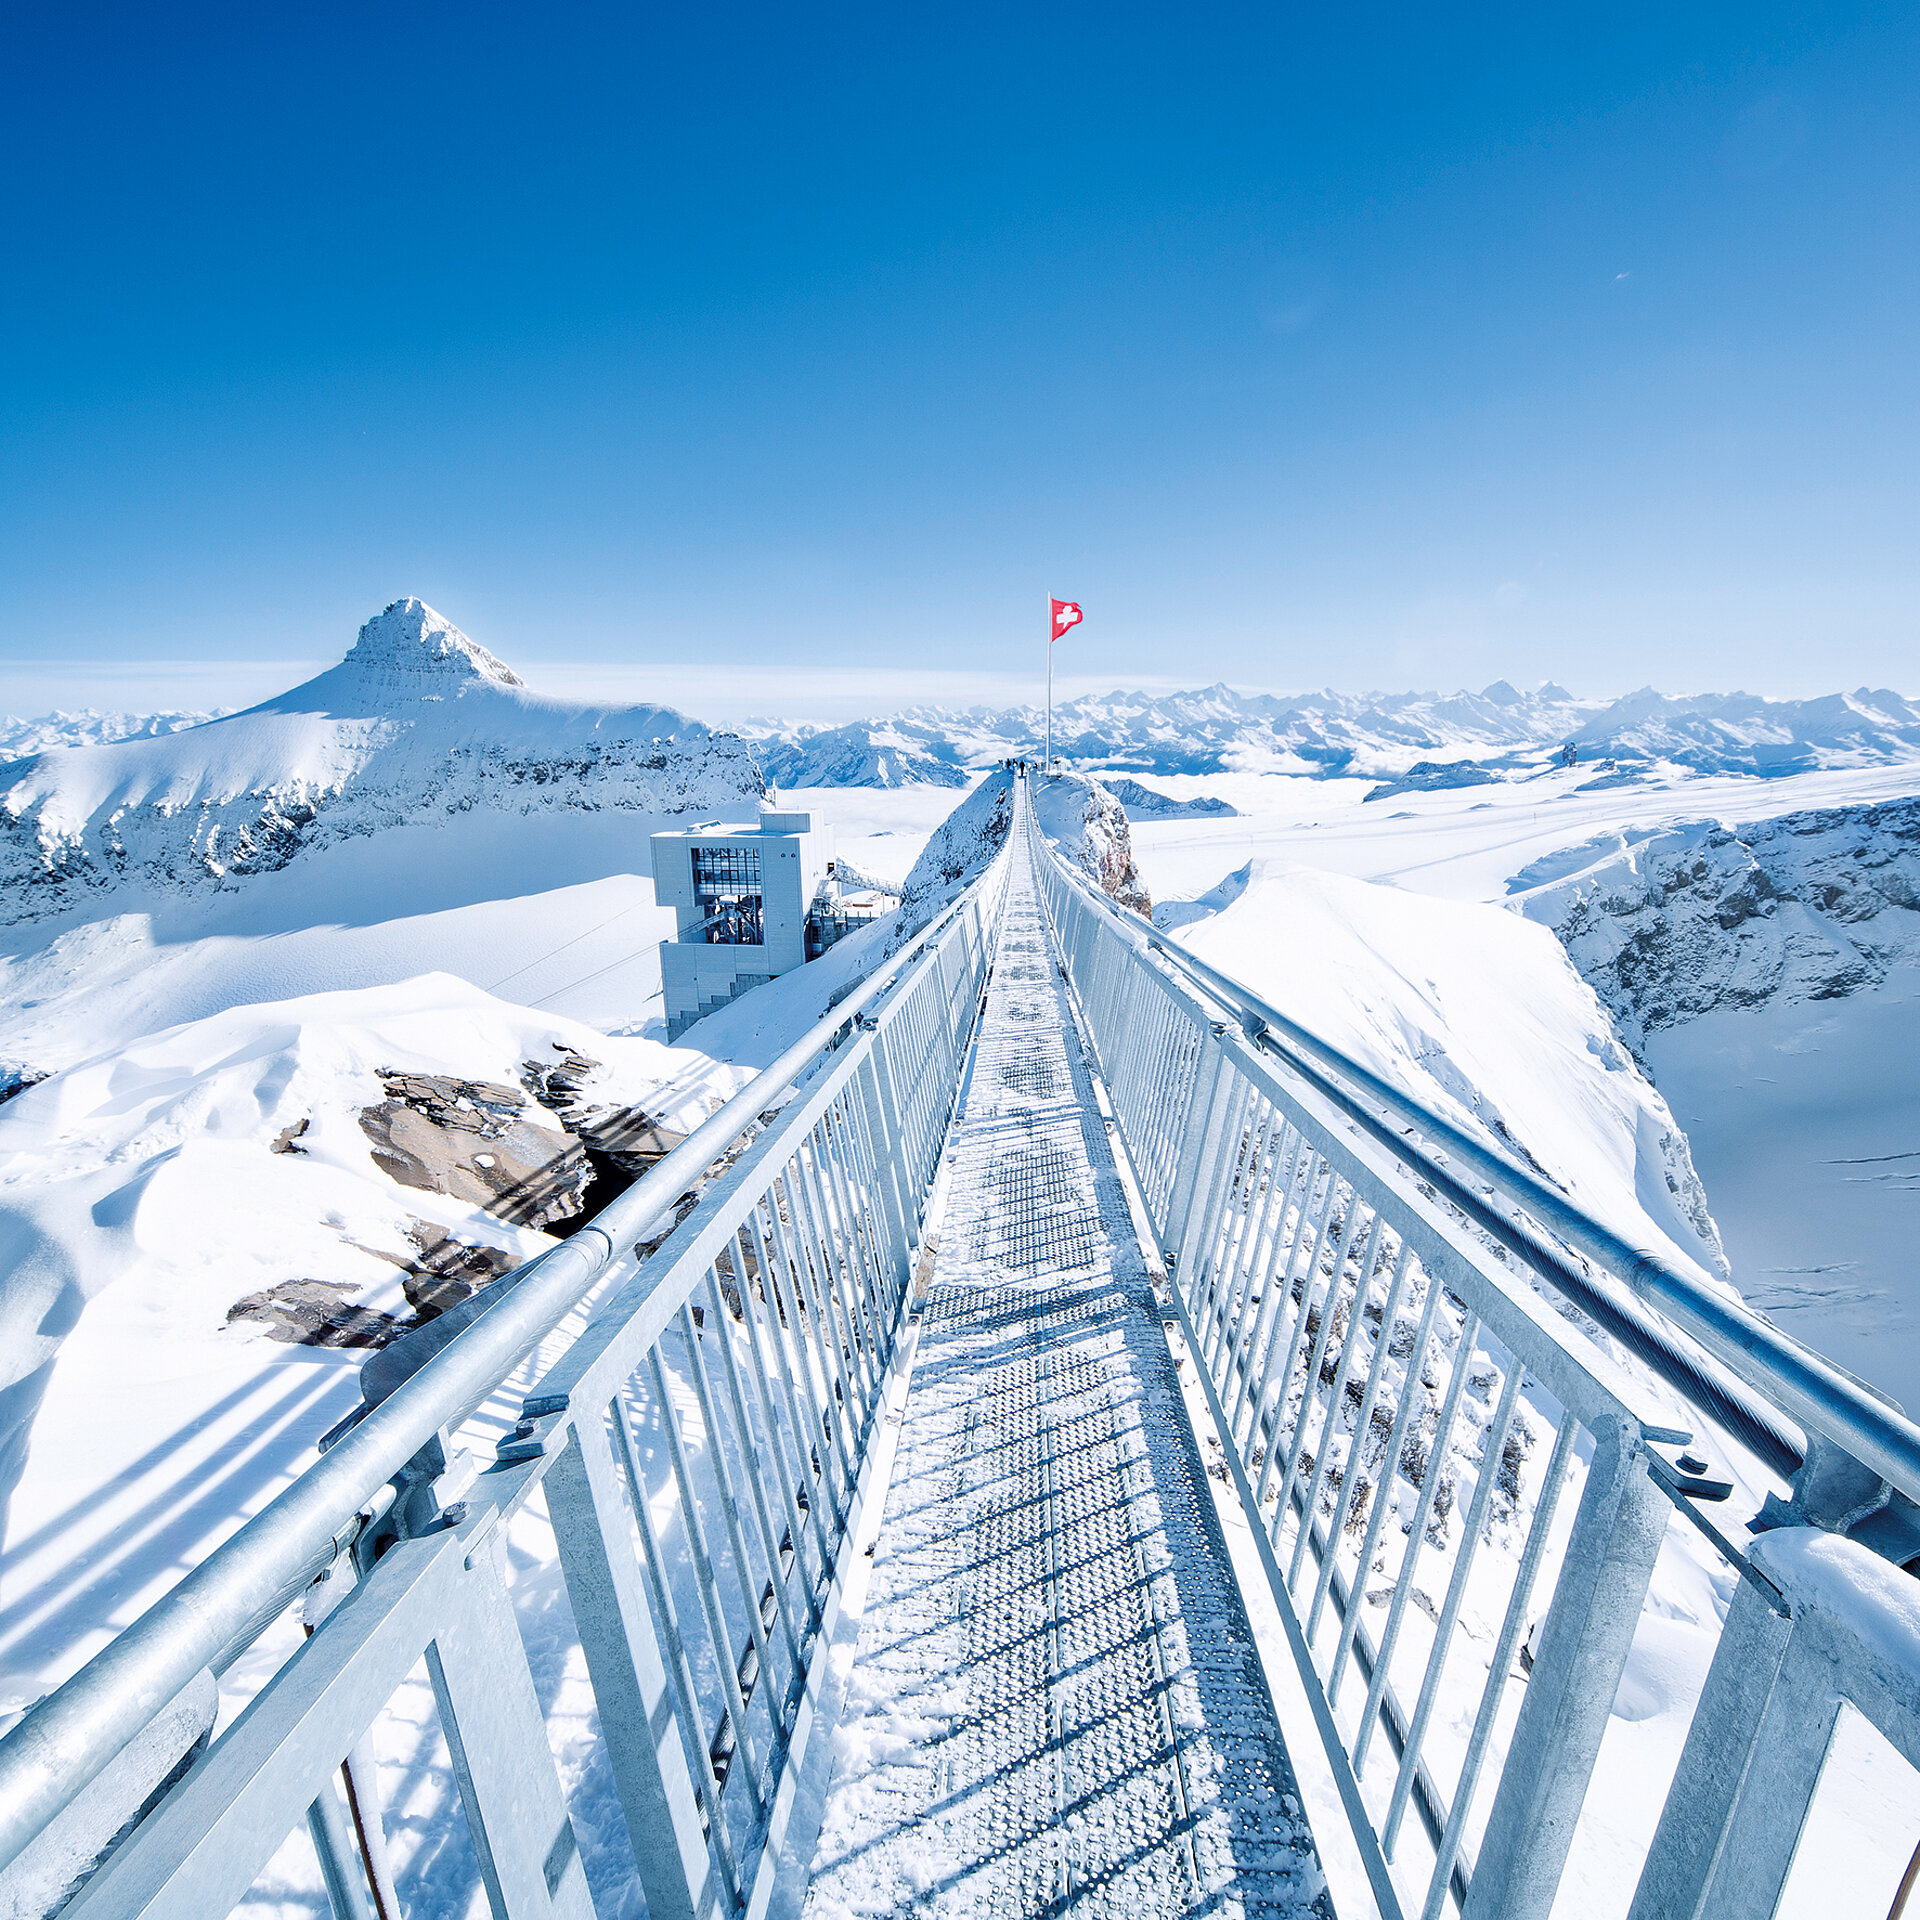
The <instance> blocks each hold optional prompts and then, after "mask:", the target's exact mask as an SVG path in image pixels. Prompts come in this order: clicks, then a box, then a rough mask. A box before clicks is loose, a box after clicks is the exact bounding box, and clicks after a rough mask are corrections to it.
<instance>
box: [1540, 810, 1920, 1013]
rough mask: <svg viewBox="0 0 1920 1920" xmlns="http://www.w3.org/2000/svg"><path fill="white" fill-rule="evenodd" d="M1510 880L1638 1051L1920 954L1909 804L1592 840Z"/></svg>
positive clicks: (1834, 990) (1916, 838)
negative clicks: (1693, 1023) (1661, 1038)
mask: <svg viewBox="0 0 1920 1920" xmlns="http://www.w3.org/2000/svg"><path fill="white" fill-rule="evenodd" d="M1511 886H1512V891H1513V893H1514V895H1515V896H1516V897H1517V900H1518V902H1519V904H1520V905H1521V906H1522V907H1523V909H1524V911H1525V912H1526V914H1527V915H1528V916H1529V918H1531V919H1534V920H1538V921H1540V922H1542V923H1543V924H1544V925H1546V926H1549V927H1551V928H1552V929H1553V931H1554V932H1555V933H1556V934H1557V935H1558V936H1559V938H1560V940H1561V942H1562V943H1563V944H1564V945H1565V947H1566V949H1567V951H1568V953H1569V954H1570V955H1571V956H1572V959H1573V962H1574V964H1575V965H1576V966H1577V967H1578V968H1579V969H1580V972H1581V974H1582V975H1583V976H1584V977H1585V978H1586V979H1587V981H1588V982H1589V983H1590V984H1591V985H1592V986H1593V988H1594V990H1595V991H1596V992H1597V993H1598V994H1599V996H1600V998H1601V1000H1602V1001H1603V1002H1604V1003H1605V1005H1606V1007H1607V1009H1608V1011H1609V1012H1610V1013H1611V1014H1612V1015H1613V1019H1614V1023H1615V1025H1616V1026H1617V1027H1618V1029H1619V1031H1620V1033H1621V1035H1622V1036H1623V1037H1624V1038H1625V1039H1626V1040H1627V1042H1628V1043H1629V1045H1631V1046H1633V1047H1635V1048H1636V1049H1639V1048H1641V1047H1643V1046H1644V1045H1645V1042H1646V1038H1647V1036H1648V1035H1649V1034H1651V1033H1655V1032H1658V1031H1659V1030H1661V1029H1662V1028H1665V1027H1672V1026H1678V1025H1680V1024H1682V1023H1684V1022H1686V1021H1688V1020H1692V1019H1695V1018H1697V1017H1699V1016H1700V1015H1702V1014H1706V1013H1711V1012H1713V1011H1715V1010H1716V1009H1718V1008H1721V1007H1744V1008H1756V1007H1761V1006H1765V1005H1767V1004H1769V1003H1770V1002H1773V1001H1775V1000H1778V1001H1780V1002H1782V1003H1784V1004H1787V1005H1792V1004H1794V1003H1798V1002H1805V1001H1817V1000H1836V999H1839V998H1841V997H1842V996H1844V995H1846V994H1850V993H1855V992H1858V991H1859V990H1860V989H1862V988H1864V987H1869V986H1874V985H1877V984H1879V982H1881V981H1882V980H1884V979H1885V978H1886V976H1887V974H1888V972H1889V970H1890V969H1892V968H1894V967H1896V966H1912V965H1913V964H1914V963H1915V961H1916V960H1920V798H1909V799H1902V800H1890V801H1886V802H1882V803H1880V804H1877V805H1869V806H1860V807H1823V808H1818V809H1813V810H1810V811H1807V812H1803V813H1790V814H1784V815H1781V816H1778V817H1776V818H1774V819H1770V820H1759V821H1753V822H1750V823H1748V824H1745V825H1728V824H1723V823H1722V822H1720V821H1716V820H1699V821H1689V822H1683V823H1681V824H1678V825H1675V826H1672V827H1668V828H1665V829H1661V830H1647V829H1629V830H1627V831H1626V832H1624V833H1612V834H1605V835H1602V836H1600V837H1598V838H1597V839H1595V840H1592V841H1589V842H1587V843H1586V844H1585V845H1583V846H1580V847H1576V848H1573V849H1571V850H1570V851H1568V852H1565V853H1559V854H1554V855H1551V856H1549V857H1547V858H1545V859H1543V860H1539V861H1536V862H1535V863H1534V864H1533V865H1532V866H1529V867H1527V868H1525V869H1523V870H1522V871H1521V872H1520V873H1519V874H1517V875H1515V877H1514V879H1513V881H1512V883H1511Z"/></svg>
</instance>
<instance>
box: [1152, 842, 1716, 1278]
mask: <svg viewBox="0 0 1920 1920" xmlns="http://www.w3.org/2000/svg"><path fill="white" fill-rule="evenodd" d="M1235 881H1236V883H1237V884H1235V885H1234V886H1233V889H1232V892H1231V897H1229V898H1227V899H1226V900H1225V902H1224V904H1222V905H1221V906H1220V907H1219V908H1218V910H1217V911H1215V912H1213V913H1211V914H1208V915H1207V916H1206V917H1204V918H1196V919H1193V920H1191V921H1190V922H1189V923H1188V924H1186V925H1185V926H1183V927H1182V928H1181V929H1180V930H1179V935H1178V937H1179V939H1180V941H1181V943H1182V944H1183V945H1184V946H1187V947H1189V948H1191V949H1192V950H1193V952H1195V953H1196V954H1198V955H1199V956H1200V957H1201V958H1202V959H1204V960H1207V961H1209V962H1211V963H1212V964H1213V965H1214V966H1217V967H1219V968H1220V969H1221V970H1222V971H1223V972H1225V973H1228V974H1231V975H1232V976H1233V977H1234V978H1235V979H1237V980H1240V981H1242V982H1243V983H1245V984H1246V985H1247V986H1249V987H1251V988H1252V989H1253V990H1254V992H1256V993H1258V994H1260V995H1261V996H1262V997H1263V998H1265V999H1268V1000H1271V1001H1272V1002H1273V1003H1274V1004H1275V1005H1276V1006H1279V1007H1283V1008H1285V1009H1286V1011H1287V1013H1288V1014H1289V1016H1290V1017H1292V1018H1293V1019H1296V1020H1298V1021H1299V1022H1300V1023H1301V1024H1302V1025H1303V1026H1306V1027H1308V1028H1309V1029H1311V1030H1312V1031H1313V1032H1314V1033H1316V1034H1318V1035H1320V1037H1321V1038H1323V1039H1325V1040H1327V1041H1330V1042H1331V1043H1332V1044H1333V1045H1334V1046H1336V1047H1339V1048H1340V1049H1341V1050H1342V1051H1344V1052H1346V1053H1348V1054H1351V1055H1352V1056H1353V1057H1354V1058H1356V1059H1358V1060H1360V1061H1361V1062H1363V1063H1364V1064H1365V1065H1366V1066H1368V1067H1370V1068H1372V1069H1373V1071H1374V1072H1376V1073H1378V1074H1380V1075H1381V1076H1382V1077H1383V1078H1385V1079H1387V1080H1389V1081H1392V1082H1394V1083H1396V1084H1397V1085H1399V1086H1401V1087H1403V1088H1404V1089H1405V1090H1406V1091H1407V1092H1408V1093H1409V1094H1410V1095H1411V1096H1412V1097H1413V1098H1414V1099H1415V1100H1417V1101H1419V1102H1420V1103H1421V1104H1422V1105H1423V1106H1427V1107H1431V1108H1433V1109H1434V1110H1436V1111H1437V1112H1439V1113H1441V1114H1443V1115H1445V1116H1446V1117H1447V1118H1448V1119H1450V1120H1453V1121H1454V1122H1455V1123H1456V1124H1457V1125H1461V1126H1465V1127H1467V1128H1469V1129H1472V1130H1478V1131H1480V1132H1482V1133H1483V1134H1484V1135H1485V1136H1486V1137H1487V1138H1488V1139H1489V1140H1490V1142H1491V1144H1493V1145H1495V1146H1497V1147H1499V1148H1500V1149H1501V1150H1502V1151H1505V1152H1508V1153H1515V1152H1517V1153H1518V1154H1519V1155H1521V1156H1522V1157H1523V1158H1525V1159H1527V1160H1529V1161H1531V1162H1532V1163H1533V1164H1534V1165H1535V1166H1536V1167H1538V1168H1539V1169H1540V1171H1541V1172H1543V1173H1544V1174H1545V1175H1546V1177H1547V1178H1548V1179H1550V1180H1552V1181H1553V1182H1554V1184H1555V1185H1556V1186H1558V1187H1559V1188H1560V1189H1561V1190H1562V1191H1563V1192H1564V1193H1565V1194H1566V1195H1567V1196H1568V1197H1569V1198H1570V1199H1572V1200H1573V1201H1574V1202H1575V1203H1576V1204H1578V1205H1580V1206H1583V1207H1585V1208H1587V1209H1588V1210H1589V1211H1590V1212H1592V1213H1593V1214H1595V1215H1596V1216H1597V1217H1598V1218H1600V1219H1601V1220H1603V1221H1605V1222H1606V1223H1607V1224H1608V1225H1610V1226H1612V1227H1613V1228H1614V1229H1615V1230H1616V1231H1617V1232H1619V1233H1621V1234H1622V1235H1624V1236H1626V1237H1627V1238H1628V1239H1630V1240H1632V1241H1634V1242H1635V1243H1636V1244H1638V1243H1643V1241H1644V1237H1645V1236H1646V1235H1647V1234H1649V1233H1651V1234H1653V1235H1655V1236H1657V1238H1658V1239H1659V1240H1664V1241H1666V1242H1667V1243H1668V1244H1670V1245H1672V1246H1674V1247H1675V1248H1676V1249H1678V1250H1679V1251H1680V1252H1681V1253H1682V1254H1684V1255H1685V1256H1686V1257H1687V1258H1688V1259H1690V1260H1694V1261H1698V1262H1699V1263H1700V1264H1701V1265H1703V1266H1705V1267H1707V1268H1708V1269H1709V1270H1711V1271H1717V1272H1720V1273H1725V1272H1726V1270H1727V1263H1726V1259H1725V1256H1724V1255H1723V1253H1722V1252H1721V1249H1720V1243H1719V1237H1718V1235H1717V1233H1716V1231H1715V1228H1714V1224H1713V1221H1712V1219H1711V1217H1710V1215H1709V1213H1708V1210H1707V1204H1706V1198H1705V1195H1704V1193H1703V1192H1702V1189H1701V1185H1700V1182H1699V1180H1698V1178H1697V1177H1696V1176H1695V1174H1694V1171H1693V1165H1692V1161H1691V1159H1690V1157H1689V1153H1688V1147H1687V1140H1686V1136H1685V1134H1684V1133H1683V1132H1682V1131H1681V1129H1680V1128H1679V1126H1677V1125H1676V1124H1675V1122H1674V1119H1673V1116H1672V1114H1671V1113H1669V1112H1668V1110H1667V1105H1666V1102H1665V1101H1664V1100H1663V1099H1662V1098H1661V1097H1660V1095H1659V1094H1658V1093H1657V1092H1656V1091H1655V1089H1654V1087H1653V1086H1652V1085H1651V1083H1649V1081H1648V1080H1647V1079H1646V1077H1645V1076H1644V1075H1643V1074H1642V1073H1641V1072H1640V1071H1639V1069H1638V1068H1637V1067H1636V1066H1635V1065H1634V1062H1633V1059H1632V1057H1631V1056H1630V1055H1629V1054H1628V1053H1627V1051H1626V1049H1625V1048H1624V1047H1622V1046H1621V1045H1620V1044H1619V1042H1618V1041H1617V1040H1616V1039H1615V1038H1614V1035H1613V1031H1612V1027H1611V1025H1610V1023H1609V1021H1608V1019H1607V1016H1606V1013H1605V1011H1604V1009H1603V1008H1602V1007H1601V1006H1600V1005H1599V1003H1598V1002H1597V1000H1596V999H1595V996H1594V993H1593V990H1592V989H1591V988H1590V987H1589V986H1587V985H1586V983H1585V982H1584V981H1583V980H1581V978H1580V977H1579V975H1578V974H1577V973H1576V972H1575V971H1574V969H1573V967H1572V965H1571V964H1570V963H1569V961H1568V958H1567V956H1566V953H1565V952H1564V951H1563V949H1562V948H1561V947H1560V945H1559V943H1558V942H1557V941H1556V940H1555V939H1554V938H1553V937H1552V935H1551V934H1550V933H1549V932H1548V931H1547V929H1546V928H1544V927H1539V926H1535V925H1533V924H1531V923H1530V922H1528V921H1526V920H1524V919H1523V918H1521V917H1520V916H1519V915H1517V914H1512V913H1507V912H1503V911H1502V910H1500V909H1499V908H1497V907H1491V906H1481V905H1478V904H1475V903H1470V902H1460V901H1449V900H1433V899H1421V898H1419V897H1418V896H1415V895H1411V894H1407V893H1403V892H1401V891H1399V890H1398V889H1396V888H1391V887H1382V886H1374V885H1370V884H1369V883H1367V882H1366V881H1362V880H1350V879H1346V878H1344V877H1342V876H1340V875H1337V874H1328V873H1318V872H1315V871H1313V870H1312V869H1310V868H1304V867H1293V866H1286V865H1283V864H1280V863H1278V862H1275V861H1269V860H1255V861H1252V862H1250V863H1249V865H1248V867H1247V868H1246V869H1245V870H1244V871H1243V872H1242V873H1241V874H1239V875H1237V876H1235ZM1221 892H1222V894H1226V893H1227V892H1228V889H1227V888H1225V887H1223V888H1222V889H1221Z"/></svg>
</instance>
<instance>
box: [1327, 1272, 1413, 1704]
mask: <svg viewBox="0 0 1920 1920" xmlns="http://www.w3.org/2000/svg"><path fill="white" fill-rule="evenodd" d="M1411 1264H1412V1257H1411V1255H1410V1254H1409V1252H1408V1250H1407V1243H1406V1241H1405V1240H1402V1241H1401V1242H1400V1250H1399V1252H1398V1253H1397V1254H1396V1255H1395V1257H1394V1262H1393V1278H1392V1280H1391V1281H1390V1282H1389V1283H1388V1286H1387V1298H1386V1305H1385V1308H1384V1310H1383V1311H1382V1313H1381V1316H1380V1331H1379V1333H1378V1335H1376V1336H1375V1339H1374V1343H1373V1358H1372V1362H1371V1364H1370V1365H1369V1366H1368V1368H1367V1381H1366V1385H1365V1386H1364V1387H1363V1388H1362V1389H1361V1393H1360V1406H1359V1410H1358V1411H1357V1412H1356V1413H1355V1414H1354V1416H1353V1444H1352V1445H1351V1446H1350V1447H1349V1448H1348V1449H1347V1470H1346V1472H1345V1474H1344V1475H1342V1477H1341V1481H1340V1498H1339V1501H1338V1502H1337V1504H1336V1505H1335V1507H1334V1512H1333V1518H1332V1520H1331V1522H1330V1523H1329V1525H1328V1528H1327V1540H1328V1543H1329V1546H1330V1547H1332V1548H1337V1547H1338V1545H1339V1540H1340V1536H1341V1535H1342V1534H1343V1533H1344V1532H1345V1531H1346V1529H1347V1516H1348V1515H1349V1514H1350V1513H1351V1512H1352V1511H1353V1490H1354V1488H1355V1486H1356V1485H1358V1483H1359V1478H1360V1476H1359V1472H1358V1468H1359V1466H1360V1465H1361V1462H1362V1458H1363V1455H1364V1453H1365V1449H1366V1443H1367V1434H1368V1432H1369V1431H1370V1429H1371V1427H1372V1424H1373V1403H1374V1398H1375V1396H1376V1395H1377V1394H1378V1393H1379V1391H1380V1377H1381V1375H1382V1374H1384V1373H1385V1372H1386V1370H1387V1347H1388V1344H1389V1342H1390V1341H1391V1339H1392V1336H1393V1320H1394V1315H1395V1314H1397V1313H1398V1312H1399V1310H1400V1298H1401V1295H1402V1294H1403V1293H1404V1292H1405V1290H1406V1284H1407V1272H1408V1269H1409V1267H1410V1266H1411ZM1363 1304H1364V1303H1363ZM1338 1558H1339V1554H1338V1552H1337V1551H1330V1552H1329V1553H1328V1554H1327V1557H1326V1558H1325V1559H1324V1560H1323V1561H1321V1563H1320V1578H1319V1580H1318V1582H1317V1583H1316V1584H1315V1586H1314V1589H1313V1604H1312V1605H1311V1606H1310V1607H1309V1608H1308V1610H1307V1644H1308V1645H1309V1646H1311V1645H1312V1644H1313V1636H1314V1634H1315V1632H1316V1631H1318V1629H1319V1625H1320V1609H1321V1608H1322V1607H1323V1606H1324V1605H1325V1604H1326V1599H1327V1591H1328V1588H1329V1587H1330V1586H1331V1585H1332V1582H1333V1569H1334V1563H1335V1561H1336V1560H1337V1559H1338ZM1366 1571H1367V1563H1366V1561H1365V1560H1364V1559H1363V1560H1361V1561H1360V1562H1359V1566H1358V1571H1357V1573H1356V1575H1355V1578H1354V1588H1353V1601H1352V1603H1351V1604H1350V1605H1349V1607H1348V1609H1347V1611H1348V1613H1349V1614H1354V1613H1356V1611H1357V1608H1358V1606H1359V1601H1360V1588H1361V1586H1362V1585H1363V1584H1364V1582H1365V1579H1366ZM1347 1640H1348V1634H1347V1631H1346V1628H1345V1625H1344V1623H1343V1624H1342V1628H1341V1634H1340V1645H1341V1647H1342V1648H1343V1649H1344V1648H1345V1646H1346V1644H1347ZM1334 1694H1335V1689H1334V1688H1333V1687H1329V1688H1328V1689H1327V1697H1328V1698H1329V1699H1332V1698H1333V1697H1334Z"/></svg>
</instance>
